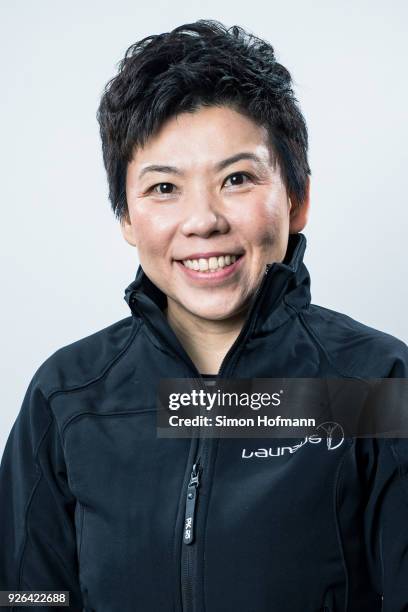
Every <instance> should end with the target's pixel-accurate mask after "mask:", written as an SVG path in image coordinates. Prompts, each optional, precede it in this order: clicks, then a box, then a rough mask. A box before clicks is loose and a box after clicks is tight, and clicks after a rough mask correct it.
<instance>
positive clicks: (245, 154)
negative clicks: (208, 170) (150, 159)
mask: <svg viewBox="0 0 408 612" xmlns="http://www.w3.org/2000/svg"><path fill="white" fill-rule="evenodd" d="M241 159H250V160H251V161H253V162H255V163H256V164H258V165H259V166H263V167H265V162H264V160H263V159H261V158H260V157H258V155H256V154H255V153H251V152H249V151H242V152H241V153H236V154H235V155H231V157H227V158H226V159H223V160H221V161H219V162H217V163H216V164H214V169H215V170H216V172H220V171H221V170H224V168H226V167H227V166H230V165H231V164H235V163H236V162H238V161H241ZM147 172H165V173H168V174H170V173H172V174H178V175H179V176H183V174H184V172H183V171H182V170H180V168H177V167H176V166H167V165H160V164H150V165H149V166H145V167H144V168H142V170H141V171H140V173H139V178H142V176H144V175H145V174H146V173H147Z"/></svg>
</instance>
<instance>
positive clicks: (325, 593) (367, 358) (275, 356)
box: [0, 234, 408, 612]
mask: <svg viewBox="0 0 408 612" xmlns="http://www.w3.org/2000/svg"><path fill="white" fill-rule="evenodd" d="M305 248H306V239H305V237H304V236H303V235H302V234H296V235H293V236H291V237H290V241H289V246H288V253H287V256H286V257H285V260H284V261H283V262H282V263H273V264H272V265H270V266H268V268H267V270H265V275H264V278H263V281H262V284H261V286H260V288H259V291H258V292H257V294H256V297H255V298H254V300H253V303H252V305H251V308H250V311H249V312H248V315H247V319H246V321H245V324H244V327H243V330H242V333H241V334H240V336H239V337H238V338H237V340H236V342H235V343H234V345H233V347H232V348H231V351H230V352H229V353H228V357H227V358H226V359H225V360H224V361H223V363H222V366H221V368H220V371H219V372H217V376H218V377H221V378H222V377H226V378H228V377H232V378H273V377H297V378H302V377H306V378H313V377H318V378H326V377H331V378H333V377H351V378H353V377H357V378H366V377H367V378H368V377H374V378H382V377H403V378H406V377H407V373H408V349H407V346H406V345H405V344H404V343H403V342H401V341H399V340H398V339H396V338H394V337H392V336H390V335H388V334H385V333H382V332H380V331H378V330H375V329H372V328H370V327H367V326H365V325H363V324H361V323H359V322H357V321H355V320H353V319H352V318H350V317H348V316H346V315H344V314H341V313H338V312H335V311H333V310H329V309H326V308H323V307H320V306H316V305H314V304H312V303H311V294H310V276H309V273H308V271H307V269H306V267H305V265H304V262H303V256H304V252H305ZM333 273H335V272H333ZM98 291H99V293H100V289H98ZM125 299H126V301H127V303H128V305H129V307H130V315H129V316H128V317H126V318H124V319H122V320H120V321H118V322H116V323H114V324H112V325H110V326H109V327H106V328H105V329H102V330H100V331H98V332H96V333H94V334H92V335H89V336H87V337H86V338H82V339H80V340H78V341H76V342H74V343H72V344H69V345H67V346H64V347H62V348H60V349H58V350H57V351H56V352H55V353H53V354H52V355H50V357H48V358H47V359H46V360H45V361H44V362H43V363H42V364H41V365H40V367H39V368H38V370H37V371H36V372H35V373H34V375H33V378H32V380H31V382H30V385H29V387H28V390H27V393H26V396H25V398H24V401H23V404H22V407H21V410H20V412H19V414H18V416H17V419H16V421H15V423H14V426H13V429H12V430H11V432H10V434H9V437H8V440H7V444H6V447H5V451H4V454H3V457H2V461H1V466H0V590H10V589H32V590H34V589H35V590H42V589H55V590H58V589H60V590H69V591H70V593H71V607H70V609H71V610H78V611H88V612H91V611H97V612H116V611H117V610H120V611H121V612H134V611H135V610H138V611H140V612H159V611H160V612H181V611H183V612H205V611H206V612H239V611H242V612H249V611H251V612H252V611H253V612H318V611H320V612H323V611H326V612H337V611H342V612H343V611H345V610H347V612H379V611H380V610H383V611H384V612H397V611H402V610H407V609H408V608H407V606H408V580H407V578H408V484H407V483H408V480H407V478H406V474H407V473H408V450H407V441H406V440H395V439H385V440H375V439H346V440H345V441H344V443H343V444H342V445H341V446H340V447H338V448H336V449H334V450H329V449H328V447H327V445H326V444H325V443H324V440H322V441H320V442H319V443H316V441H315V443H312V442H311V441H310V440H309V439H306V440H303V441H299V442H303V444H298V446H297V448H296V449H294V448H293V440H291V441H285V440H280V441H279V443H277V441H276V440H273V439H271V440H268V439H259V440H258V439H238V438H230V439H216V438H204V437H199V438H193V439H186V438H184V439H183V438H177V439H167V438H159V437H158V436H157V430H156V393H157V387H158V383H159V381H160V379H162V378H186V377H187V378H188V377H194V378H196V377H199V376H200V374H199V372H198V371H197V368H196V367H195V365H194V363H192V361H191V359H190V358H189V356H188V354H187V353H186V351H185V350H184V348H183V346H182V345H181V344H180V342H179V340H178V338H177V336H176V335H175V334H174V332H173V330H172V329H171V328H170V326H169V325H168V322H167V320H166V317H165V315H164V313H163V309H164V307H165V303H166V297H165V296H164V295H163V293H162V292H161V291H160V290H159V289H158V288H156V287H155V286H154V285H153V283H152V282H151V281H150V280H149V279H148V278H147V276H146V275H145V273H144V271H143V269H142V268H141V267H139V269H138V272H137V275H136V278H135V280H134V281H133V282H132V283H130V285H129V286H128V287H127V288H126V291H125ZM390 299H391V297H390ZM204 378H210V375H207V376H204ZM264 449H265V451H266V455H265V453H264V452H263V450H264ZM194 465H198V466H200V476H199V478H200V481H199V488H198V489H197V498H196V499H197V501H196V506H195V514H194V539H193V542H192V543H191V544H185V543H184V541H183V534H184V527H185V519H186V508H187V500H188V499H189V498H188V497H187V494H188V492H189V491H190V488H189V487H188V485H189V481H190V479H191V477H192V475H194V472H193V466H194ZM190 502H191V498H190ZM188 507H189V506H188ZM382 598H383V602H382ZM10 609H11V608H10ZM13 609H14V608H13ZM39 609H44V610H52V609H54V608H53V607H52V606H51V607H43V608H42V607H40V608H39ZM58 609H59V608H58Z"/></svg>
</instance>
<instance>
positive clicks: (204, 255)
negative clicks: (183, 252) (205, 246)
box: [176, 251, 243, 261]
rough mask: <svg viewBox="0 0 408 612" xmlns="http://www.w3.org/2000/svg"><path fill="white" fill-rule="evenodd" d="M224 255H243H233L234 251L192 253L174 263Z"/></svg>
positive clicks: (236, 254) (237, 254)
mask: <svg viewBox="0 0 408 612" xmlns="http://www.w3.org/2000/svg"><path fill="white" fill-rule="evenodd" d="M224 255H235V256H236V257H238V256H239V255H243V253H242V252H241V253H234V251H210V252H209V253H192V254H191V255H187V257H180V258H179V259H176V261H186V260H187V259H209V258H210V257H221V256H224Z"/></svg>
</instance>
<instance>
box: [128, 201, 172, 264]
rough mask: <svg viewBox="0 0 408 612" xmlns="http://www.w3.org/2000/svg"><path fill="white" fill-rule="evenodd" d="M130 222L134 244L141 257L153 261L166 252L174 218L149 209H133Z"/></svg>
mask: <svg viewBox="0 0 408 612" xmlns="http://www.w3.org/2000/svg"><path fill="white" fill-rule="evenodd" d="M131 221H132V227H133V232H134V236H135V238H136V243H137V245H138V250H139V254H140V256H141V257H143V256H145V255H146V256H147V257H148V258H149V259H153V258H155V257H156V256H158V255H161V256H162V255H163V253H164V252H165V251H166V250H167V248H168V246H169V244H170V241H171V238H172V235H173V230H174V216H173V219H172V218H171V215H165V214H163V213H161V212H160V213H159V214H158V213H157V211H155V210H154V209H152V208H150V209H149V210H145V209H144V208H143V209H141V210H137V209H135V210H134V211H132V213H131Z"/></svg>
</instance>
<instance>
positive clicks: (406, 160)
mask: <svg viewBox="0 0 408 612" xmlns="http://www.w3.org/2000/svg"><path fill="white" fill-rule="evenodd" d="M203 6H204V5H203V4H202V3H201V2H195V1H190V2H188V3H187V2H182V1H181V0H173V1H172V2H171V3H170V2H168V3H167V2H163V1H161V0H155V1H154V2H146V3H144V4H143V3H141V2H136V1H134V0H133V1H132V2H130V1H121V0H118V1H117V2H112V0H110V1H109V2H107V1H106V0H98V1H96V0H90V1H88V2H83V1H81V2H79V1H78V0H71V2H69V3H68V2H66V3H60V2H57V3H56V2H51V1H50V0H42V1H41V0H39V2H29V1H26V2H22V1H17V0H16V1H14V2H8V3H4V4H3V9H2V11H1V15H0V22H1V24H2V25H1V26H0V27H1V31H0V35H1V36H0V40H1V53H0V71H1V72H0V74H1V92H2V93H1V96H0V106H1V109H0V111H1V112H0V121H1V139H0V156H1V159H0V173H1V174H0V176H1V202H2V206H1V211H2V224H1V228H2V230H1V247H0V248H1V257H2V259H1V288H2V291H1V322H2V333H1V339H2V354H1V393H2V401H1V412H0V455H1V454H2V451H3V448H4V444H5V441H6V438H7V436H8V433H9V430H10V428H11V426H12V423H13V422H14V420H15V418H16V416H17V413H18V411H19V409H20V405H21V402H22V399H23V395H24V392H25V390H26V388H27V386H28V383H29V381H30V379H31V377H32V375H33V373H34V371H35V370H36V369H37V368H38V366H39V365H40V364H41V363H42V362H43V361H44V360H45V359H46V358H47V357H48V356H49V355H50V354H51V353H53V352H54V351H55V350H56V349H58V348H60V347H61V346H64V345H66V344H69V343H71V342H73V341H75V340H78V339H79V338H81V337H83V336H86V335H89V334H91V333H93V332H95V331H97V330H99V329H101V328H103V327H106V326H108V325H110V324H111V323H113V322H115V321H117V320H118V319H121V318H123V317H126V316H128V315H129V314H130V311H129V310H128V307H127V305H126V303H125V301H124V299H123V294H124V289H125V287H126V286H127V285H128V284H129V283H130V282H131V281H132V280H133V278H134V276H135V273H136V270H137V265H138V261H137V254H136V251H135V249H133V248H132V247H130V246H129V245H128V244H127V243H125V241H124V240H123V238H122V235H121V233H120V228H119V224H118V222H117V221H116V220H115V218H114V216H113V213H112V212H111V211H110V205H109V202H108V198H107V182H106V178H105V173H104V168H103V164H102V156H101V150H100V141H99V132H98V125H97V121H96V118H95V113H96V109H97V106H98V103H99V98H100V95H101V93H102V89H103V87H104V85H105V83H106V82H107V81H108V79H110V78H111V77H112V76H113V75H114V74H115V72H116V67H117V63H118V62H119V60H120V59H121V58H122V57H123V54H124V52H125V50H126V49H127V47H128V46H129V45H130V44H132V43H133V42H135V41H136V40H139V39H141V38H143V37H144V36H147V35H149V34H154V33H160V32H164V31H168V30H170V29H172V28H174V27H176V26H177V25H181V24H183V23H187V22H190V21H195V20H196V19H200V18H212V19H218V20H220V21H222V22H224V23H225V24H226V25H228V26H230V25H234V24H238V25H242V26H243V27H245V28H247V29H249V30H250V31H252V32H253V33H255V34H256V35H258V36H261V37H263V38H266V39H268V40H269V41H270V42H271V43H272V44H273V46H274V48H275V50H276V54H277V59H278V61H280V62H281V63H283V64H284V65H285V66H286V67H287V68H288V69H289V70H290V72H291V73H292V76H293V78H294V81H295V91H296V94H297V98H298V100H299V102H300V105H301V108H302V110H303V113H304V115H305V117H306V121H307V124H308V128H309V134H310V165H311V169H312V212H311V218H310V222H309V225H308V227H307V229H306V230H305V234H306V236H307V238H308V249H307V254H306V258H305V262H306V265H307V266H308V268H309V271H310V273H311V277H312V299H313V302H314V303H316V304H320V305H324V306H326V307H329V308H333V309H334V310H337V311H340V312H345V313H346V314H348V315H350V316H352V317H353V318H355V319H358V320H360V321H362V322H363V323H366V324H368V325H371V326H372V327H376V328H377V329H381V330H383V331H387V332H388V333H391V334H393V335H395V336H398V337H399V338H401V339H403V340H405V341H407V339H408V324H407V313H408V296H407V290H406V277H407V271H406V269H407V266H406V264H407V261H406V253H407V206H408V202H407V195H406V194H407V189H406V182H405V179H406V173H407V169H408V156H407V136H408V135H407V125H406V121H405V119H406V99H407V94H408V92H407V81H406V58H407V55H408V49H407V47H408V43H407V36H406V31H405V28H406V23H407V17H408V15H407V12H408V11H407V6H408V5H407V3H406V2H405V1H404V0H392V1H391V2H389V3H385V2H379V1H376V0H370V1H364V0H357V1H353V2H351V1H345V0H341V1H337V2H327V1H326V0H315V1H314V2H313V3H307V2H303V1H300V0H299V1H296V2H291V1H288V2H282V1H279V2H276V1H273V0H268V1H267V2H266V1H265V2H257V1H256V0H252V1H251V2H243V1H240V2H230V1H228V0H221V1H220V0H216V1H214V0H211V1H209V2H206V4H205V9H204V8H203Z"/></svg>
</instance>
